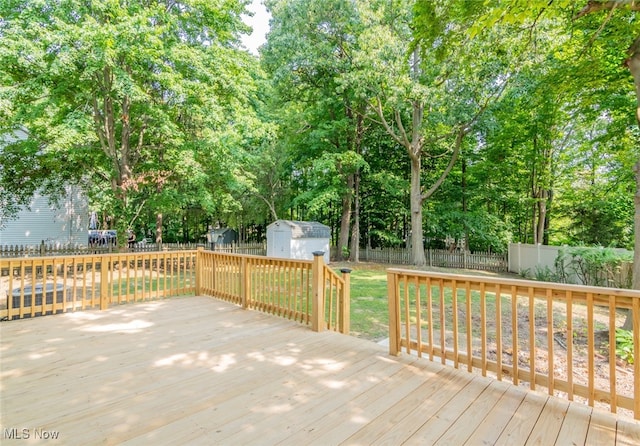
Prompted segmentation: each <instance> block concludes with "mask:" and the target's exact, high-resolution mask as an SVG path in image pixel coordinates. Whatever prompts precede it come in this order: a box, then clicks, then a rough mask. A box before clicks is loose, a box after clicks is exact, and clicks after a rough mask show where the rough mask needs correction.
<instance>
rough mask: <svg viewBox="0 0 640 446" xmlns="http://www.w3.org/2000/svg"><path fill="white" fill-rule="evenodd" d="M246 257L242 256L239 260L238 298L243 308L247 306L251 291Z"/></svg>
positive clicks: (249, 272)
mask: <svg viewBox="0 0 640 446" xmlns="http://www.w3.org/2000/svg"><path fill="white" fill-rule="evenodd" d="M247 260H248V259H247V258H246V257H242V259H241V261H240V299H241V300H242V308H244V309H245V310H246V309H247V308H248V307H249V300H250V298H251V296H249V294H250V292H251V277H250V275H251V271H250V270H249V262H248V261H247Z"/></svg>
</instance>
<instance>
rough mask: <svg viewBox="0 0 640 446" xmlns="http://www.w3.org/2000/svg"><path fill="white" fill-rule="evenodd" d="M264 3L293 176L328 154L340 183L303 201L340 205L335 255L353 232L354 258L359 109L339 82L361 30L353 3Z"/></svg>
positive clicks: (267, 57)
mask: <svg viewBox="0 0 640 446" xmlns="http://www.w3.org/2000/svg"><path fill="white" fill-rule="evenodd" d="M266 4H267V7H268V8H269V10H270V11H271V14H272V21H271V31H270V33H269V37H268V41H267V43H266V45H265V46H264V47H263V48H262V52H261V54H262V56H263V64H264V67H265V69H266V71H267V72H269V73H270V74H271V76H272V78H273V80H274V84H275V89H276V91H277V94H278V97H279V99H280V103H279V104H278V106H279V109H280V110H281V116H280V123H281V126H280V127H281V130H282V131H285V132H287V133H288V138H286V139H287V143H288V145H289V147H290V152H291V153H292V160H293V162H294V163H295V165H296V167H295V169H297V170H298V171H305V170H307V171H309V172H311V171H313V172H318V170H317V168H318V166H317V165H319V164H322V163H324V162H326V160H327V159H326V157H325V158H323V154H324V153H326V152H330V153H332V154H333V155H332V156H333V158H332V159H333V161H334V162H335V163H336V167H337V169H336V170H334V171H333V173H335V174H336V175H337V176H336V177H335V178H334V179H335V180H338V181H339V182H340V183H341V184H343V187H337V188H332V189H331V193H329V192H328V191H320V190H315V191H314V190H307V191H303V195H302V196H304V197H306V198H309V196H310V195H315V196H316V201H314V203H313V204H312V206H317V205H318V201H317V199H318V198H319V196H323V197H324V198H330V199H331V200H335V199H336V198H337V199H338V200H339V201H340V205H339V206H340V209H341V213H340V229H339V235H338V239H339V240H338V242H337V245H338V247H339V248H340V249H339V254H338V256H339V257H340V258H343V257H344V256H343V252H346V248H347V247H348V246H349V245H350V241H349V232H350V227H352V228H353V229H352V232H353V233H354V235H353V237H352V241H351V246H352V250H351V251H352V253H354V255H355V256H357V248H358V246H359V235H358V230H359V228H358V226H359V225H358V224H357V221H358V209H359V207H358V198H357V197H358V192H357V188H358V184H359V176H360V171H359V169H360V166H362V165H363V164H362V162H361V156H360V154H359V152H360V142H361V141H362V133H363V131H364V130H363V120H362V113H363V110H362V109H363V106H364V104H363V102H362V101H358V100H357V98H355V97H354V96H353V93H352V91H351V90H350V89H349V88H345V87H344V86H343V85H340V83H339V80H340V78H341V76H343V75H344V74H345V73H348V72H349V71H350V70H351V65H352V54H353V52H354V51H355V45H356V36H357V35H358V34H359V33H360V30H361V27H362V26H361V23H360V21H359V13H358V11H357V10H356V8H355V3H352V2H344V1H341V0H331V1H325V2H323V3H322V4H320V3H318V2H316V1H311V0H303V1H291V0H277V1H269V2H267V3H266ZM356 158H357V159H358V160H357V161H356V162H355V163H354V162H352V161H354V159H356ZM314 165H316V167H315V168H314V167H312V166H314ZM352 167H354V168H355V169H353V168H352ZM306 185H307V186H313V185H317V186H318V187H322V186H320V185H325V183H324V182H322V181H316V179H314V178H309V181H306ZM336 193H337V194H339V197H336V196H335V195H334V194H336ZM306 202H307V201H306V199H303V198H300V199H299V200H297V203H298V204H303V205H304V206H306ZM354 204H355V206H354ZM294 205H295V204H294ZM352 218H353V220H354V222H355V223H354V224H352ZM343 250H344V251H343Z"/></svg>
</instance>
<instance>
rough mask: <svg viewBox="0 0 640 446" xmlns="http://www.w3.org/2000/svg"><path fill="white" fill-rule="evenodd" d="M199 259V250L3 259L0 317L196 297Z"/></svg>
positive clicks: (0, 260) (19, 316)
mask: <svg viewBox="0 0 640 446" xmlns="http://www.w3.org/2000/svg"><path fill="white" fill-rule="evenodd" d="M195 261H196V251H195V250H186V251H163V252H162V251H161V252H136V253H129V252H127V253H115V254H93V255H74V256H56V257H49V256H47V257H28V258H24V257H23V258H7V259H0V272H1V273H2V274H8V282H7V290H6V296H7V301H6V309H4V310H0V318H7V319H9V320H11V319H21V318H24V317H34V316H36V315H47V314H56V313H60V312H65V311H73V310H84V309H89V308H100V309H106V308H107V307H109V306H110V305H115V304H121V303H129V302H140V301H146V300H155V299H160V298H167V297H174V296H182V295H193V294H194V292H195V288H196V287H195V282H196V281H195V273H196V270H195ZM2 298H4V296H2Z"/></svg>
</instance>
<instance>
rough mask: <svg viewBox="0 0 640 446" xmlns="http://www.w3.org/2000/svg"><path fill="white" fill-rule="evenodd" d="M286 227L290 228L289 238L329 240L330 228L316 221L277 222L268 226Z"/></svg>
mask: <svg viewBox="0 0 640 446" xmlns="http://www.w3.org/2000/svg"><path fill="white" fill-rule="evenodd" d="M278 225H286V226H288V227H289V228H291V238H329V237H330V236H331V228H329V226H327V225H323V224H322V223H318V222H317V221H295V220H277V221H275V222H273V223H271V224H270V225H269V226H270V227H274V226H278Z"/></svg>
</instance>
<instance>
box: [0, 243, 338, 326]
mask: <svg viewBox="0 0 640 446" xmlns="http://www.w3.org/2000/svg"><path fill="white" fill-rule="evenodd" d="M349 272H350V270H348V269H343V270H342V273H343V275H342V277H341V276H339V275H338V274H336V273H335V272H334V271H333V270H332V269H331V268H329V267H328V266H327V265H325V264H324V261H323V257H322V255H321V254H320V255H315V256H314V260H313V261H311V260H286V259H275V258H268V257H263V256H249V255H241V254H228V253H223V252H214V251H205V250H204V249H203V248H199V249H198V250H189V251H165V252H150V253H120V254H102V255H84V256H68V257H63V256H60V257H30V258H15V259H14V258H9V259H0V273H1V277H0V279H1V281H0V284H1V285H0V318H2V319H4V318H7V319H9V320H12V319H21V318H25V317H34V316H43V315H49V314H56V313H62V312H65V311H74V310H82V309H88V308H100V309H106V308H108V307H109V306H110V305H115V304H121V303H129V302H139V301H145V300H153V299H161V298H166V297H172V296H182V295H193V294H197V295H207V296H213V297H216V298H220V299H224V300H227V301H230V302H233V303H236V304H238V305H241V306H243V307H244V308H252V309H256V310H259V311H264V312H267V313H271V314H275V315H278V316H281V317H286V318H289V319H294V320H297V321H299V322H301V323H304V324H308V325H311V326H312V328H313V329H314V330H316V331H321V330H324V329H329V330H335V331H339V332H341V333H349V305H350V302H349ZM5 296H6V304H4V302H2V300H3V298H4V297H5ZM3 307H4V308H3Z"/></svg>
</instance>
